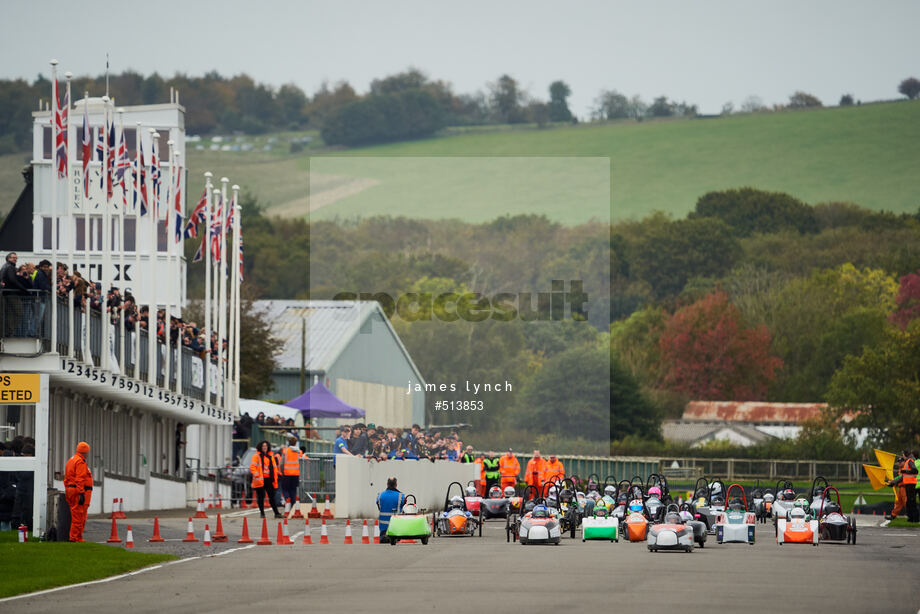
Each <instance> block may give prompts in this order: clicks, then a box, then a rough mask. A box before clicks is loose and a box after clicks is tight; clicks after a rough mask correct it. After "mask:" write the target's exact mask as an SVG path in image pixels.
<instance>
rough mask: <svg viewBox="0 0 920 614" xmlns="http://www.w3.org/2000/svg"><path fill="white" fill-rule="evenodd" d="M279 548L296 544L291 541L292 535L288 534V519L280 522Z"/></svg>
mask: <svg viewBox="0 0 920 614" xmlns="http://www.w3.org/2000/svg"><path fill="white" fill-rule="evenodd" d="M277 543H278V545H279V546H293V545H294V542H293V541H291V534H290V533H288V524H287V518H285V519H284V520H283V521H279V522H278V541H277Z"/></svg>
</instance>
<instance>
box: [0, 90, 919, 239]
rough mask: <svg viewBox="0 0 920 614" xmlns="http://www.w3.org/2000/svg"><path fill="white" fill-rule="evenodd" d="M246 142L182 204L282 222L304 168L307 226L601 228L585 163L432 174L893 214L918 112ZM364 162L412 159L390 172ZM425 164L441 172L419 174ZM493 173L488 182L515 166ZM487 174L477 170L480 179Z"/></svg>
mask: <svg viewBox="0 0 920 614" xmlns="http://www.w3.org/2000/svg"><path fill="white" fill-rule="evenodd" d="M304 134H306V133H304ZM310 134H311V135H315V133H310ZM285 136H286V137H288V138H289V137H290V136H291V135H290V134H288V135H285ZM246 138H247V140H248V141H249V142H253V143H254V144H255V145H256V150H254V151H249V152H215V151H210V150H204V151H201V150H195V149H194V148H193V147H192V146H191V144H190V145H189V147H188V150H187V151H188V153H187V157H188V164H189V168H190V174H191V175H190V178H191V181H190V185H189V189H188V193H189V201H190V202H191V201H192V200H193V199H194V198H197V195H198V194H199V193H200V190H201V181H202V180H201V179H200V177H201V173H203V172H204V171H205V170H211V171H212V172H214V173H215V175H216V177H221V176H227V177H229V178H230V180H231V182H233V183H238V184H240V185H241V186H242V187H243V188H244V189H245V190H248V191H249V192H251V193H253V194H254V195H255V196H256V197H257V198H258V199H259V201H260V202H262V203H264V204H265V205H267V206H268V207H269V208H270V210H272V211H273V212H275V213H277V214H279V215H284V216H301V215H306V214H307V189H308V188H307V186H308V185H310V183H311V181H310V168H311V155H312V156H314V157H313V159H312V164H313V170H314V173H315V174H318V175H319V176H314V177H313V182H312V186H311V198H313V199H314V200H315V199H316V197H317V195H318V194H323V193H324V192H326V194H325V195H324V197H323V198H321V199H320V200H321V201H322V202H320V204H322V205H323V206H321V207H319V208H316V207H317V203H316V202H313V203H312V206H313V207H314V209H315V210H314V211H313V212H311V213H310V215H311V216H312V217H313V218H314V219H334V218H339V219H343V218H354V217H367V216H371V215H377V214H390V215H406V216H411V217H422V218H443V217H457V218H461V219H464V220H466V221H472V222H476V221H483V220H488V219H493V218H495V217H496V216H498V215H501V214H505V213H508V214H517V213H543V214H546V215H547V216H548V217H550V218H551V219H553V220H556V221H559V222H562V223H565V224H573V223H579V222H583V221H586V220H588V219H590V218H592V217H599V216H598V208H597V207H596V204H595V203H594V202H593V200H594V197H595V196H596V193H597V185H596V184H597V183H598V177H597V172H596V167H595V166H593V165H592V164H591V163H590V162H587V161H586V164H585V165H584V166H582V165H579V164H577V161H572V160H570V161H568V162H561V163H559V164H557V165H556V166H555V167H554V168H548V167H547V164H551V163H550V162H549V161H545V163H544V164H543V165H542V166H541V165H540V164H537V165H536V166H533V167H530V168H524V169H518V170H519V172H517V173H513V174H511V175H510V176H508V175H507V173H505V174H503V173H501V172H498V171H495V170H494V169H493V172H492V173H491V174H490V173H488V172H486V173H483V172H480V171H475V172H474V171H472V170H470V168H473V167H467V168H466V169H464V168H461V167H462V164H459V163H458V164H457V165H456V168H455V169H454V170H453V171H451V170H450V169H449V168H448V167H445V166H443V164H448V165H449V164H452V162H451V161H450V160H447V161H445V160H443V158H458V157H470V156H477V157H512V158H513V157H521V156H525V157H529V156H539V157H552V156H557V157H572V156H583V157H601V158H609V160H610V166H609V173H610V181H609V185H610V188H611V190H612V198H611V202H610V207H609V209H608V211H606V212H604V213H605V215H609V214H612V217H613V219H615V220H622V219H631V218H641V217H644V216H645V215H647V214H648V213H650V212H651V211H655V210H661V211H668V212H671V213H673V214H674V215H676V216H683V215H685V214H686V213H687V212H688V211H690V210H692V209H693V207H694V204H695V202H696V199H697V198H698V197H699V196H700V195H701V194H704V193H705V192H707V191H710V190H721V189H726V188H732V187H741V186H753V187H756V188H761V189H765V190H779V191H784V192H788V193H790V194H793V195H794V196H796V197H798V198H801V199H803V200H804V201H806V202H808V203H811V204H815V203H819V202H829V201H848V202H854V203H857V204H859V205H861V206H864V207H867V208H870V209H874V210H882V209H884V210H889V211H894V212H898V213H900V212H914V211H916V210H917V209H918V207H920V198H918V196H917V194H918V192H920V173H918V172H917V168H918V164H920V149H918V148H917V145H916V143H917V142H918V141H920V101H914V102H890V103H879V104H869V105H863V106H857V107H841V108H829V109H820V110H811V111H797V112H781V113H763V114H754V115H737V116H731V117H726V118H718V119H697V120H670V121H667V120H663V121H645V122H642V123H635V122H631V121H627V122H616V123H609V124H583V125H577V126H570V127H553V128H547V129H538V128H530V129H522V130H507V129H500V128H498V129H483V130H470V131H465V132H462V133H460V134H453V135H451V136H444V137H439V138H432V139H424V140H419V141H412V142H406V143H395V144H391V145H381V146H376V147H365V148H358V149H353V150H347V151H330V150H323V149H322V148H320V147H319V143H318V142H317V141H318V139H316V140H315V141H314V143H311V144H310V145H309V146H308V147H307V148H306V149H305V150H304V151H303V152H300V153H296V154H291V153H289V149H288V148H287V147H280V146H279V147H276V148H275V150H273V151H272V152H264V151H261V149H260V145H261V144H262V143H264V142H265V141H266V139H267V138H268V137H259V138H250V137H246ZM316 155H319V156H320V159H319V160H317V159H316V157H315V156H316ZM368 156H371V157H374V158H380V157H394V156H396V157H409V158H413V160H403V161H401V162H399V163H394V164H398V165H394V164H387V163H382V162H380V161H379V160H369V159H367V157H368ZM330 157H336V158H340V159H337V160H330V159H329V158H330ZM355 157H362V158H364V159H363V160H361V161H354V160H353V159H354V158H355ZM425 157H438V158H441V160H440V163H438V162H433V161H427V162H426V161H424V160H423V158H425ZM341 158H345V159H348V160H351V161H345V160H343V159H341ZM22 159H23V156H22V155H16V156H4V157H3V158H2V159H0V190H2V191H3V193H4V194H5V199H4V200H5V202H4V203H3V204H2V205H0V210H4V211H5V210H8V209H9V207H10V206H11V205H12V203H13V201H14V200H15V197H16V195H17V194H18V191H19V189H20V187H21V180H20V179H19V177H18V167H19V166H21V164H22ZM493 162H494V165H495V168H498V169H508V168H509V165H513V162H511V161H504V162H502V161H493ZM438 164H441V166H438ZM492 164H493V163H492V162H489V161H485V162H484V163H483V166H482V167H480V168H485V169H489V168H490V166H491V165H492ZM432 165H434V166H432ZM317 168H320V169H322V172H319V173H317ZM433 168H434V169H436V171H435V172H432V169H433ZM445 169H447V170H445ZM11 182H13V183H15V185H14V186H13V185H11ZM13 188H15V193H14V189H13ZM485 195H490V196H489V197H486V196H485ZM586 199H587V200H589V201H591V202H590V203H589V204H587V205H586V204H585V201H586ZM600 217H605V216H600Z"/></svg>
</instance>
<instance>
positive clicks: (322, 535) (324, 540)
mask: <svg viewBox="0 0 920 614" xmlns="http://www.w3.org/2000/svg"><path fill="white" fill-rule="evenodd" d="M319 543H321V544H328V543H329V534H328V533H326V519H325V518H323V527H322V529H321V530H320V532H319Z"/></svg>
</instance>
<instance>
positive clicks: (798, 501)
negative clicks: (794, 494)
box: [792, 497, 808, 510]
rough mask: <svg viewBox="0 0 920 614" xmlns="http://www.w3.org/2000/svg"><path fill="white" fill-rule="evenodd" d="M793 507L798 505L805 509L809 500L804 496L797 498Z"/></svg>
mask: <svg viewBox="0 0 920 614" xmlns="http://www.w3.org/2000/svg"><path fill="white" fill-rule="evenodd" d="M792 507H798V508H801V509H803V510H804V509H807V508H808V501H807V500H805V499H804V498H803V497H799V498H798V499H796V500H795V501H793V503H792Z"/></svg>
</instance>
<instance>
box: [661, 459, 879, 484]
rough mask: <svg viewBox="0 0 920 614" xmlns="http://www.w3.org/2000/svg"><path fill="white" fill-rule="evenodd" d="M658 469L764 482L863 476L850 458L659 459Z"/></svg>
mask: <svg viewBox="0 0 920 614" xmlns="http://www.w3.org/2000/svg"><path fill="white" fill-rule="evenodd" d="M675 465H676V466H675ZM658 472H659V473H663V474H664V475H666V476H668V477H671V478H683V477H686V478H692V479H695V478H697V477H701V476H706V477H709V478H721V479H724V480H767V481H771V480H772V481H775V480H778V479H781V478H788V479H790V480H796V481H809V482H810V481H812V480H814V479H815V477H817V476H819V475H821V476H824V477H826V478H827V479H828V480H830V481H831V482H859V481H861V480H864V479H866V477H865V474H864V472H863V468H862V465H861V464H860V463H858V462H850V461H819V460H778V459H751V458H662V459H660V461H659V463H658Z"/></svg>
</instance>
